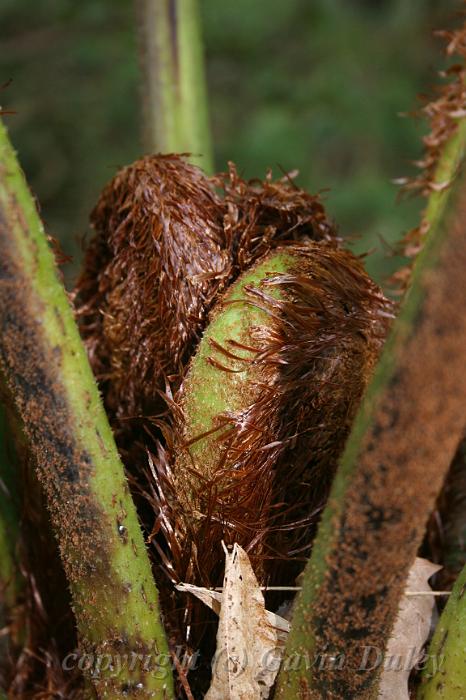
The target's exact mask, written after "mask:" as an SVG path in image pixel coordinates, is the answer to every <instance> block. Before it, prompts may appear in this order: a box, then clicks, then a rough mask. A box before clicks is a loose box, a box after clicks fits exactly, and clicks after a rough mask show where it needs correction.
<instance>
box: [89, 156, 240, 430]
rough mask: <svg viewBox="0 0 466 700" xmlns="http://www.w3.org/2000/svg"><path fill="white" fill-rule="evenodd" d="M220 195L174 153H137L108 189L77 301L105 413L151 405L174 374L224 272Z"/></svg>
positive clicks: (128, 412)
mask: <svg viewBox="0 0 466 700" xmlns="http://www.w3.org/2000/svg"><path fill="white" fill-rule="evenodd" d="M219 207H220V201H219V199H218V197H217V196H216V194H215V192H214V190H213V188H212V187H211V185H210V183H209V182H208V180H207V178H206V177H205V176H204V175H203V174H202V172H201V171H200V170H199V169H198V168H196V167H194V166H192V165H189V164H188V163H187V162H186V161H185V160H184V159H183V158H182V157H180V156H175V155H167V156H154V157H147V158H142V159H141V160H139V161H137V162H136V163H134V164H133V165H130V166H128V167H126V168H123V169H122V170H121V171H120V172H119V173H118V174H117V175H116V176H115V178H114V179H113V180H112V181H111V182H110V183H109V184H108V185H107V186H106V187H105V189H104V191H103V192H102V194H101V196H100V199H99V201H98V203H97V206H96V207H95V209H94V211H93V212H92V215H91V224H92V227H93V229H94V231H95V234H96V235H95V237H94V238H93V240H92V241H91V244H90V246H89V248H88V250H87V253H86V258H85V263H84V271H83V273H82V275H81V277H80V279H79V281H78V284H77V299H76V305H77V310H78V316H79V321H80V328H81V331H82V334H83V337H84V339H85V341H86V344H87V347H88V351H89V356H90V360H91V363H92V366H93V369H94V372H95V374H96V376H97V378H98V379H99V380H100V382H101V383H102V387H103V391H104V396H105V402H106V406H107V408H108V410H109V411H110V413H111V414H112V415H113V416H116V417H117V418H120V417H121V418H126V417H128V416H133V415H136V414H138V413H139V412H141V411H143V412H146V411H149V412H150V411H151V410H152V408H153V406H154V403H155V404H156V403H157V402H156V399H157V392H158V390H159V389H164V388H165V383H166V381H167V380H168V379H169V378H170V376H171V375H176V374H178V373H179V371H180V366H182V365H183V363H184V362H186V360H187V358H188V357H189V353H190V350H191V349H192V347H193V345H194V344H195V343H196V341H197V339H198V337H199V333H200V330H201V328H202V326H203V323H204V321H205V315H206V309H208V308H209V306H210V305H211V303H212V298H213V297H214V295H215V293H216V291H217V289H218V288H219V287H222V286H223V284H224V281H225V279H226V277H227V276H228V274H229V267H230V264H229V259H228V254H227V250H228V240H227V237H226V236H225V233H224V231H223V227H222V225H221V218H220V217H219V213H218V212H219Z"/></svg>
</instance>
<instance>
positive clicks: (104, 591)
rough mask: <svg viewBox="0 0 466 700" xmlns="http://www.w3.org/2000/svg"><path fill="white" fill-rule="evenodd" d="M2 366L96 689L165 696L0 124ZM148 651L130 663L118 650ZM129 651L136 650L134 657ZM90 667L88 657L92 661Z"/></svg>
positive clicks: (70, 326) (69, 324) (114, 490)
mask: <svg viewBox="0 0 466 700" xmlns="http://www.w3.org/2000/svg"><path fill="white" fill-rule="evenodd" d="M0 250H1V255H0V332H1V336H0V337H1V341H0V370H1V372H2V374H3V375H4V377H5V379H6V383H7V386H8V389H9V391H10V392H11V395H12V396H13V397H14V399H15V403H16V406H17V409H18V411H19V414H20V416H21V419H22V422H23V424H24V429H25V433H26V436H27V438H28V441H29V443H30V445H31V448H32V450H33V453H34V455H35V458H36V460H37V464H38V473H39V477H40V480H41V483H42V486H43V488H44V491H45V494H46V497H47V501H48V506H49V509H50V512H51V516H52V522H53V525H54V529H55V533H56V536H57V538H58V540H59V544H60V551H61V556H62V559H63V564H64V568H65V572H66V575H67V578H68V582H69V584H70V588H71V591H72V596H73V605H74V612H75V615H76V620H77V624H78V629H79V634H80V641H81V646H82V650H83V651H84V652H87V653H89V654H92V655H93V658H94V660H95V659H96V658H97V655H99V654H105V655H110V657H111V659H110V660H111V662H112V663H113V666H112V665H110V663H109V656H106V657H105V659H104V660H103V661H102V663H101V666H100V669H99V670H98V672H96V673H95V674H94V677H93V684H94V688H95V691H96V694H97V696H98V697H99V698H109V699H113V698H121V697H123V696H125V695H129V696H131V695H132V694H134V695H135V697H136V696H137V697H141V698H142V697H151V698H170V697H172V680H171V673H170V669H169V668H168V667H167V665H166V663H165V665H164V668H163V672H160V671H159V670H158V668H157V662H158V661H161V662H163V661H165V662H166V657H158V655H160V654H162V655H164V654H165V653H166V652H167V645H166V640H165V635H164V632H163V628H162V625H161V621H160V615H159V611H158V601H157V591H156V588H155V584H154V581H153V579H152V575H151V571H150V565H149V561H148V557H147V554H146V551H145V547H144V542H143V538H142V535H141V531H140V529H139V524H138V521H137V516H136V512H135V508H134V504H133V502H132V500H131V497H130V495H129V492H128V488H127V484H126V480H125V477H124V473H123V467H122V465H121V462H120V460H119V458H118V455H117V452H116V448H115V444H114V441H113V438H112V434H111V431H110V428H109V425H108V422H107V419H106V416H105V413H104V410H103V407H102V405H101V401H100V398H99V395H98V392H97V389H96V386H95V382H94V379H93V377H92V373H91V370H90V367H89V365H88V362H87V359H86V355H85V351H84V348H83V346H82V343H81V341H80V338H79V334H78V331H77V328H76V326H75V323H74V320H73V315H72V311H71V308H70V306H69V304H68V301H67V298H66V294H65V291H64V289H63V287H62V285H61V284H60V282H59V280H58V277H57V273H56V270H55V266H54V261H53V256H52V253H51V251H50V249H49V247H48V244H47V240H46V237H45V235H44V232H43V229H42V225H41V223H40V220H39V218H38V216H37V213H36V210H35V206H34V201H33V199H32V197H31V195H30V193H29V191H28V189H27V185H26V183H25V180H24V177H23V175H22V173H21V170H20V168H19V165H18V163H17V160H16V157H15V154H14V152H13V150H12V148H11V146H10V144H9V142H8V138H7V135H6V131H5V129H4V128H3V126H1V125H0ZM125 654H127V655H132V654H133V655H135V654H140V655H141V654H142V655H147V654H151V655H152V657H151V658H152V669H151V670H147V664H146V665H145V664H142V663H138V662H137V661H136V662H135V663H134V664H133V666H134V668H133V670H131V669H130V667H129V665H128V664H126V665H125V664H124V663H123V667H122V668H121V669H120V670H119V671H118V669H117V664H118V663H119V662H121V663H122V662H123V661H124V655H125ZM130 658H131V656H130ZM93 668H94V670H95V666H94V667H93Z"/></svg>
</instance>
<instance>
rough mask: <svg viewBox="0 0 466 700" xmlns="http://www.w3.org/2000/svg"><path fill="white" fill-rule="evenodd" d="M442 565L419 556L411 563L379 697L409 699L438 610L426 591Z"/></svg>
mask: <svg viewBox="0 0 466 700" xmlns="http://www.w3.org/2000/svg"><path fill="white" fill-rule="evenodd" d="M441 568H442V567H441V566H437V564H433V563H432V562H430V561H428V560H427V559H420V558H419V557H418V558H417V559H416V561H415V562H414V564H413V566H412V567H411V571H410V572H409V576H408V580H407V583H406V589H405V594H404V596H403V597H402V599H401V603H400V608H399V610H398V616H397V618H396V621H395V625H394V627H393V631H392V636H391V638H390V640H389V642H388V645H387V651H386V653H385V658H384V670H383V672H382V675H381V678H380V685H379V694H378V700H394V698H396V700H409V692H408V679H409V676H410V673H411V670H412V669H413V668H414V666H415V665H416V663H417V662H418V660H419V658H420V656H421V654H422V649H423V647H424V644H425V642H426V640H427V637H428V635H429V631H430V627H431V621H432V613H433V611H434V603H435V598H434V596H433V595H425V593H426V592H428V591H431V590H432V589H431V588H430V586H429V584H428V579H429V578H430V577H431V576H432V575H433V574H435V572H436V571H438V570H439V569H441ZM415 593H421V594H422V595H415Z"/></svg>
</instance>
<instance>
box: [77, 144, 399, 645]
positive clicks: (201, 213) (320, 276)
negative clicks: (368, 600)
mask: <svg viewBox="0 0 466 700" xmlns="http://www.w3.org/2000/svg"><path fill="white" fill-rule="evenodd" d="M218 192H221V194H218ZM91 220H92V225H93V228H94V230H95V236H94V239H93V240H92V241H91V244H90V247H89V249H88V251H87V255H86V259H85V266H84V271H83V273H82V275H81V277H80V280H79V282H78V285H77V289H76V291H75V300H76V306H77V313H78V320H79V322H80V326H81V332H82V334H83V337H84V339H85V341H86V344H87V348H88V352H89V357H90V360H91V364H92V366H93V369H94V372H95V374H96V375H97V378H98V380H99V383H100V387H101V390H102V392H103V396H104V400H105V404H106V407H107V410H108V412H109V416H110V420H111V422H112V425H113V427H114V430H115V432H116V438H117V442H118V446H119V448H120V452H121V453H122V456H123V459H124V460H125V463H126V465H127V466H128V468H129V470H130V472H131V474H130V480H131V484H132V487H133V493H134V495H136V496H137V499H138V506H139V512H140V515H141V517H142V520H143V523H144V526H145V529H146V532H148V533H151V536H150V539H151V541H152V543H153V545H154V552H155V564H156V574H157V577H158V580H159V587H160V589H161V598H162V604H163V607H164V613H165V615H166V623H167V628H168V634H169V637H170V639H171V642H172V643H173V644H174V645H175V644H176V643H179V642H180V641H182V640H183V639H184V640H185V641H186V625H187V623H188V621H189V622H190V623H191V625H192V635H191V638H190V640H189V641H190V642H195V641H196V638H197V639H200V637H201V636H202V634H198V631H197V629H196V625H197V623H198V622H199V623H202V624H203V623H204V622H205V613H204V612H201V610H200V606H197V605H196V604H194V609H193V611H192V612H190V611H189V610H188V615H187V617H186V615H185V612H184V611H183V609H184V606H185V604H186V597H185V596H183V597H180V596H179V595H178V594H176V592H175V591H174V589H173V584H172V582H173V581H175V580H182V579H183V580H190V581H192V582H197V583H203V584H211V585H218V584H219V583H221V575H222V569H223V553H222V551H221V548H220V541H221V538H222V537H224V538H225V539H226V541H233V540H235V539H236V540H238V541H240V542H242V543H243V544H244V545H245V546H246V548H248V549H249V550H250V551H251V553H252V555H253V560H254V564H255V566H256V570H257V571H258V572H259V571H260V575H261V577H262V580H267V581H269V582H271V583H280V582H281V583H283V582H284V581H287V582H288V583H289V582H290V581H289V578H290V576H291V577H293V576H294V575H295V574H296V573H297V572H299V570H300V568H301V566H302V564H301V563H300V561H299V560H300V559H303V560H304V559H305V557H306V556H307V554H308V552H309V548H308V545H309V542H308V540H309V537H310V536H311V535H312V532H313V527H314V525H315V522H316V520H317V511H318V509H319V507H320V506H321V505H322V503H323V501H324V500H325V497H326V494H327V490H328V486H329V484H330V481H331V477H332V475H333V471H334V468H335V463H336V459H337V456H338V454H339V452H340V450H341V448H342V446H343V443H344V440H345V437H346V434H347V432H348V429H349V426H350V422H351V418H352V416H353V414H354V411H355V408H356V406H357V403H358V400H359V397H360V394H361V392H362V390H363V388H364V385H365V382H366V379H367V376H368V374H369V372H370V369H371V367H372V364H373V362H374V361H375V358H376V356H377V354H378V351H379V348H380V345H381V343H382V340H383V338H384V335H385V332H386V327H387V324H388V318H389V316H390V314H391V310H392V309H391V305H390V304H389V303H388V302H387V301H386V299H384V297H383V296H382V294H381V292H380V290H379V289H378V288H377V287H376V285H374V284H373V283H372V282H371V281H370V280H369V278H368V277H367V275H366V274H365V273H364V271H363V269H362V266H361V263H360V261H359V260H358V259H356V258H355V257H354V256H352V255H351V254H350V253H347V252H344V251H343V250H341V247H340V246H341V241H340V239H339V238H338V237H337V235H336V231H335V228H334V227H333V225H332V223H331V222H330V220H329V219H328V217H327V215H326V213H325V210H324V207H323V205H322V203H321V201H320V199H319V197H318V196H312V195H309V194H307V193H305V192H304V191H302V190H300V189H299V188H298V187H296V186H295V185H294V183H293V181H292V179H291V178H290V177H284V178H282V179H281V180H279V181H275V182H274V181H273V180H272V178H271V176H270V175H268V176H267V178H266V180H265V181H264V182H261V181H259V180H252V181H245V180H243V179H242V178H240V177H239V176H238V174H237V172H236V168H235V166H234V165H233V164H230V166H229V172H228V173H226V174H222V175H219V176H216V177H215V178H212V179H211V180H210V181H209V180H208V179H207V178H206V177H205V176H204V175H203V174H202V173H201V171H199V170H198V169H197V168H195V167H193V166H191V165H188V164H187V163H186V162H185V161H184V160H183V158H182V157H180V156H174V155H172V156H152V157H147V158H144V159H141V160H140V161H137V162H136V163H135V164H133V165H131V166H128V167H127V168H124V169H123V170H122V171H120V173H118V174H117V176H116V177H115V178H114V180H112V182H111V183H110V184H109V185H108V186H107V187H106V188H105V189H104V191H103V193H102V195H101V198H100V200H99V202H98V204H97V206H96V208H95V209H94V212H93V214H92V219H91ZM299 244H300V245H301V246H304V248H302V249H301V254H302V256H303V259H305V264H304V267H303V270H294V271H293V272H292V273H290V274H289V275H287V276H285V277H283V278H280V277H277V278H275V281H274V282H273V284H275V285H277V286H281V287H282V288H283V289H284V290H285V298H284V299H283V301H282V302H280V303H279V307H275V304H276V300H275V301H274V302H272V299H271V297H270V296H269V295H268V294H267V284H269V283H267V284H266V285H264V287H263V289H260V290H255V291H253V290H251V292H250V296H251V301H253V302H254V303H258V304H261V305H262V306H264V308H266V309H268V310H269V312H272V306H273V307H274V309H273V311H274V313H277V314H278V317H279V318H280V319H281V320H280V322H278V323H277V324H274V325H273V326H272V327H269V328H267V329H262V331H257V334H258V335H257V337H255V338H254V342H260V344H261V347H262V352H261V353H259V354H258V355H257V358H256V360H255V362H256V364H257V367H258V368H260V373H262V374H263V378H264V383H265V385H266V391H264V392H263V394H262V395H261V398H260V400H259V401H258V402H257V404H255V405H253V406H251V418H252V419H253V421H254V423H256V424H259V425H261V426H262V428H263V429H262V433H261V431H258V432H257V431H256V432H254V431H249V432H246V433H245V432H244V431H239V430H238V425H237V424H235V417H234V416H229V421H230V423H231V427H232V438H231V440H232V443H231V447H232V448H233V447H234V442H235V440H237V442H238V446H240V447H242V452H241V456H240V460H241V461H242V465H241V469H240V470H239V472H238V473H241V478H239V479H235V478H230V477H226V478H225V479H224V480H223V482H222V480H221V479H220V480H219V482H218V483H216V484H215V488H211V489H210V491H208V490H207V491H206V492H205V493H210V496H209V497H208V498H207V502H206V498H205V493H204V492H203V493H202V494H201V493H200V491H201V489H199V503H198V504H197V505H199V504H203V505H202V508H203V509H204V510H206V511H207V512H208V513H209V517H208V518H207V519H205V521H204V524H203V526H202V527H200V528H198V529H197V530H196V529H195V528H194V529H193V528H192V525H191V521H190V513H189V510H188V511H187V512H186V511H185V512H183V513H180V504H179V501H177V498H176V493H175V492H176V488H175V481H174V479H173V472H172V467H173V455H174V454H175V452H176V448H175V442H177V444H178V449H179V444H180V442H179V438H180V433H181V432H182V431H181V425H182V422H180V421H181V420H182V419H181V418H180V415H181V414H180V408H181V407H180V396H181V394H180V393H179V391H180V385H181V383H182V380H183V376H184V374H185V371H186V367H187V366H188V363H189V358H190V357H192V355H193V354H194V352H195V349H196V345H197V343H198V341H199V339H200V337H201V334H202V330H203V328H204V327H205V325H206V324H207V322H208V315H209V311H210V310H211V309H212V311H211V313H214V314H215V313H220V310H221V300H220V302H219V299H221V296H220V295H221V293H222V292H223V291H224V290H225V289H226V288H227V287H228V286H229V285H230V284H231V283H232V282H234V281H235V280H236V279H237V278H238V277H239V275H240V274H241V273H242V272H244V271H245V270H247V269H249V268H250V267H251V266H252V265H253V264H254V263H255V262H256V261H257V260H258V259H259V258H261V256H264V255H267V254H269V253H271V251H273V250H274V249H275V248H276V247H277V246H287V247H290V246H291V248H295V247H296V246H297V245H299ZM270 284H272V281H270ZM261 333H262V335H261ZM278 358H279V360H280V363H281V366H282V370H281V371H280V373H278V372H277V364H276V360H277V359H278ZM220 372H221V371H220V370H219V381H222V380H223V379H224V377H223V376H221V374H220ZM304 384H306V387H305V390H304V394H303V386H304ZM173 397H175V398H173ZM128 419H131V420H128ZM321 424H322V426H321ZM266 426H267V430H266V429H265V427H266ZM271 430H272V432H273V435H276V439H272V432H271ZM295 433H296V434H298V437H294V436H295ZM265 436H267V439H265ZM270 442H275V443H276V444H275V445H274V446H273V447H272V448H270V449H268V450H265V451H264V450H262V449H261V448H262V447H264V445H265V444H266V443H270ZM148 454H150V456H151V460H152V469H149V467H148ZM308 455H311V457H310V459H309V458H308ZM226 466H228V465H226ZM154 476H155V478H154ZM314 480H315V481H314ZM311 482H312V483H311ZM211 486H212V484H211ZM202 508H201V509H202ZM193 509H194V502H193ZM215 514H217V515H218V514H220V515H221V519H223V520H224V521H228V522H231V523H232V526H231V528H225V527H224V526H222V525H219V524H218V523H217V522H216V521H215V519H214V517H213V516H214V515H215ZM299 520H302V521H303V523H302V524H301V526H300V527H294V524H296V523H297V522H298V521H299ZM290 524H293V527H290ZM287 526H288V527H290V529H289V530H287V529H286V528H287ZM303 546H305V547H306V548H305V549H304V550H302V551H301V552H299V553H298V554H296V553H295V550H299V549H301V548H302V547H303ZM290 552H291V553H292V554H290ZM161 569H162V570H164V573H161ZM167 574H168V578H167ZM211 629H212V630H214V627H213V626H212V627H211ZM213 636H214V635H213V634H209V633H207V638H208V641H207V646H206V647H205V650H208V648H209V644H210V642H211V641H212V639H213ZM209 640H210V641H209Z"/></svg>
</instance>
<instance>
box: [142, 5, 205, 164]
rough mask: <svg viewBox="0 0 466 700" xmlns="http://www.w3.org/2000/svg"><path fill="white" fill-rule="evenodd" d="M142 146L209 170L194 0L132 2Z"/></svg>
mask: <svg viewBox="0 0 466 700" xmlns="http://www.w3.org/2000/svg"><path fill="white" fill-rule="evenodd" d="M137 9H138V15H139V43H140V50H141V56H142V69H143V90H144V96H143V104H144V111H145V131H146V141H147V147H148V148H149V150H150V151H151V152H161V153H190V154H191V160H192V162H194V163H196V164H197V165H200V166H201V167H202V168H203V169H204V170H205V171H206V172H207V173H210V172H212V171H213V162H212V161H213V158H212V144H211V137H210V128H209V117H208V107H207V89H206V79H205V71H204V57H203V44H202V36H201V22H200V16H199V8H198V3H197V0H137Z"/></svg>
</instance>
